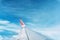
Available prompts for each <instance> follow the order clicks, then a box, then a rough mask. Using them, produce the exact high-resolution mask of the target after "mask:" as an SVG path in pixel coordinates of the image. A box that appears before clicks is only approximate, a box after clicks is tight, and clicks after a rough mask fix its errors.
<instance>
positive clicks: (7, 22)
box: [0, 20, 10, 24]
mask: <svg viewBox="0 0 60 40" xmlns="http://www.w3.org/2000/svg"><path fill="white" fill-rule="evenodd" d="M9 23H10V22H9V21H6V20H0V24H9Z"/></svg>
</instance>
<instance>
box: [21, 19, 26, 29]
mask: <svg viewBox="0 0 60 40" xmlns="http://www.w3.org/2000/svg"><path fill="white" fill-rule="evenodd" d="M20 24H21V26H22V28H24V27H25V24H24V23H23V21H22V19H20Z"/></svg>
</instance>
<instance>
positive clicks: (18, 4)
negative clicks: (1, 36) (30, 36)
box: [0, 0, 60, 40]
mask: <svg viewBox="0 0 60 40" xmlns="http://www.w3.org/2000/svg"><path fill="white" fill-rule="evenodd" d="M20 19H22V20H23V21H24V23H25V25H26V27H28V28H30V29H32V30H34V31H36V32H39V33H42V34H44V35H47V36H49V37H51V38H53V39H54V40H60V0H0V32H2V31H3V32H6V30H9V31H12V32H13V33H14V32H16V33H17V32H18V33H19V30H20V29H21V26H20V21H19V20H20ZM17 30H18V31H17Z"/></svg>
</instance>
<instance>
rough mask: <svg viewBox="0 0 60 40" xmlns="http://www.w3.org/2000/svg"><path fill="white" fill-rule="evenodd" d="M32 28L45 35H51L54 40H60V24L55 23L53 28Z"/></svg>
mask: <svg viewBox="0 0 60 40" xmlns="http://www.w3.org/2000/svg"><path fill="white" fill-rule="evenodd" d="M32 30H34V31H37V32H40V33H42V34H43V35H46V36H49V37H51V38H52V39H54V40H60V38H59V37H60V25H54V27H51V28H35V29H34V28H32Z"/></svg>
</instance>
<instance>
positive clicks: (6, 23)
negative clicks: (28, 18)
mask: <svg viewBox="0 0 60 40" xmlns="http://www.w3.org/2000/svg"><path fill="white" fill-rule="evenodd" d="M1 24H2V25H1ZM3 30H10V31H14V32H19V31H20V26H19V25H17V24H14V23H11V22H10V21H7V20H0V31H3Z"/></svg>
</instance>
